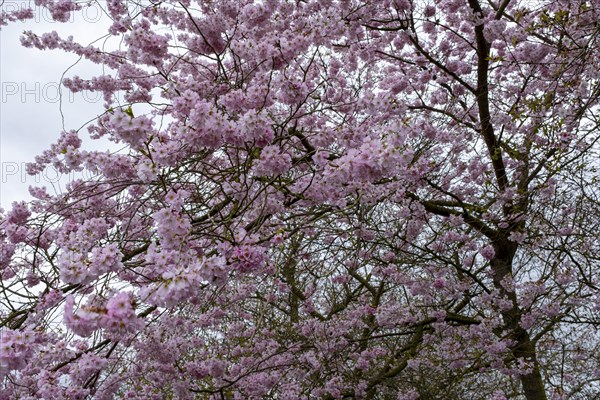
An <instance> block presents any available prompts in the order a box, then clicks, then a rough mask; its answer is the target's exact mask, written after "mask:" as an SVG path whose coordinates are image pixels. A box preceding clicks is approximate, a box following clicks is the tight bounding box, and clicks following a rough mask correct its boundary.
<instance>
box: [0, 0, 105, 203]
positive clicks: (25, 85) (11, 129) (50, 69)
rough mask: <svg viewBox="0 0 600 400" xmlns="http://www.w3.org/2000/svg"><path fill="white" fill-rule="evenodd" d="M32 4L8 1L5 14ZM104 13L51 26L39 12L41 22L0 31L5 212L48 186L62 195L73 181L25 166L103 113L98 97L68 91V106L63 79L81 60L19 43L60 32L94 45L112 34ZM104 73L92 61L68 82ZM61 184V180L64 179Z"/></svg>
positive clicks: (0, 169) (0, 170) (0, 185)
mask: <svg viewBox="0 0 600 400" xmlns="http://www.w3.org/2000/svg"><path fill="white" fill-rule="evenodd" d="M28 3H29V2H28V1H4V2H2V6H1V7H2V9H3V10H10V9H14V8H15V7H24V6H26V5H27V4H28ZM100 11H101V10H100V9H99V8H94V7H92V8H91V9H86V10H85V11H79V12H76V13H75V14H74V16H73V17H72V18H71V20H70V21H69V22H66V23H54V22H51V20H50V17H49V14H48V12H47V11H45V10H41V9H39V8H38V9H35V11H34V13H35V18H34V20H30V21H28V22H26V23H12V24H9V25H8V26H4V27H2V28H1V30H0V83H1V90H0V207H3V208H4V209H9V208H10V205H11V203H12V202H13V201H17V200H24V199H30V196H29V193H28V190H27V188H28V187H29V186H30V185H32V186H46V187H47V188H48V191H49V192H50V193H52V192H55V191H60V188H61V187H64V183H65V182H66V181H67V179H68V177H64V176H63V177H61V176H59V175H58V174H57V172H56V171H54V170H53V169H51V168H50V169H47V170H46V171H45V172H44V173H43V174H41V176H37V177H31V176H28V175H27V174H26V173H25V169H24V167H25V163H27V162H30V161H33V158H34V157H35V156H36V155H38V154H41V153H42V151H44V150H45V149H47V148H49V146H50V144H51V143H53V142H55V141H56V139H57V138H58V135H59V134H60V132H61V131H62V130H63V123H62V117H61V107H62V112H63V115H64V129H66V130H70V129H79V128H80V127H81V126H82V125H83V124H84V123H85V122H87V121H89V120H90V119H92V118H94V117H96V116H97V115H99V114H100V113H102V111H103V106H102V105H103V99H102V96H101V95H100V94H98V93H90V92H87V93H78V94H71V93H70V92H68V91H67V90H66V89H65V88H63V100H62V105H61V102H60V101H59V96H58V91H57V89H58V85H59V82H60V80H61V76H62V74H63V73H64V72H65V71H66V70H67V69H68V68H69V67H71V66H72V65H74V64H76V63H77V60H78V57H77V56H75V55H72V54H67V53H65V52H62V51H60V50H53V51H41V50H38V49H34V48H30V49H29V48H25V47H22V46H21V44H20V40H19V37H20V36H21V33H22V32H23V31H25V30H32V31H34V32H35V33H38V34H42V33H44V32H50V31H52V30H56V31H57V32H58V33H59V34H61V36H64V37H66V36H68V35H73V36H74V38H75V40H76V41H79V42H80V43H83V44H88V43H91V42H92V41H94V40H96V39H98V38H99V37H101V36H103V34H105V33H106V28H107V26H108V23H107V21H106V19H105V18H101V14H100ZM100 71H101V68H100V67H99V66H96V65H93V64H91V63H89V62H86V61H81V62H79V63H77V64H76V65H75V66H73V67H72V68H71V69H70V70H69V71H68V72H67V73H66V75H65V76H69V77H72V76H74V75H79V76H81V77H82V78H89V77H91V76H93V75H97V74H99V73H100ZM59 178H60V179H59Z"/></svg>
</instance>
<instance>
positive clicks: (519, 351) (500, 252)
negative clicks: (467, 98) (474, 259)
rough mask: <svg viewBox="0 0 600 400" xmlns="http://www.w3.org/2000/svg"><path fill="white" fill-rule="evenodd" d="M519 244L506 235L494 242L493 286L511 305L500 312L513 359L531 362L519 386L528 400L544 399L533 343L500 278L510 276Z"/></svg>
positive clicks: (512, 295) (513, 298)
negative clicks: (508, 335)
mask: <svg viewBox="0 0 600 400" xmlns="http://www.w3.org/2000/svg"><path fill="white" fill-rule="evenodd" d="M517 248H518V245H517V244H516V243H515V242H511V241H510V240H508V238H507V237H506V236H504V237H502V238H501V239H499V240H496V241H495V243H494V251H495V256H494V258H493V259H492V260H491V262H490V263H491V267H492V271H493V273H494V286H495V288H496V289H498V290H499V291H500V293H501V295H502V297H504V298H508V299H509V300H510V303H511V308H510V309H508V310H506V311H503V312H502V319H503V320H504V324H505V327H506V329H507V330H508V332H509V333H510V337H511V339H513V340H514V341H515V344H514V346H513V347H512V349H511V350H512V353H513V355H514V357H515V358H516V359H523V360H525V361H527V363H528V364H532V367H533V368H532V370H531V372H530V373H529V374H527V375H521V377H520V380H521V385H522V387H523V392H524V394H525V398H526V399H527V400H547V398H548V397H547V396H546V390H545V388H544V382H543V380H542V374H541V371H540V368H539V365H538V361H537V356H536V350H535V344H534V343H533V342H532V341H531V337H530V335H529V332H527V331H526V330H525V329H523V328H522V327H521V326H520V325H519V322H520V320H521V309H520V307H519V303H518V301H517V295H516V293H515V291H514V290H506V288H505V287H504V285H502V281H503V279H504V278H505V277H507V276H509V277H512V273H513V268H512V263H513V260H514V256H515V253H516V251H517Z"/></svg>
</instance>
